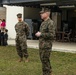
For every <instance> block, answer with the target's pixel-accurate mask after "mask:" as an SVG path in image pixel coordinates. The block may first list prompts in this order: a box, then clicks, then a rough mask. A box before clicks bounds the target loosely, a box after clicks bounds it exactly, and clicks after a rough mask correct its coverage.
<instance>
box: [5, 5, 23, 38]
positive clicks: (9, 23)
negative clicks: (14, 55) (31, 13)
mask: <svg viewBox="0 0 76 75" xmlns="http://www.w3.org/2000/svg"><path fill="white" fill-rule="evenodd" d="M4 7H6V28H7V29H8V35H9V38H11V39H15V37H16V32H15V28H14V26H15V24H16V23H17V22H18V21H17V16H16V15H17V14H18V13H22V14H23V12H24V11H23V10H24V9H23V7H18V6H7V5H4Z"/></svg>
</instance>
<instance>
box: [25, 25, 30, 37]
mask: <svg viewBox="0 0 76 75" xmlns="http://www.w3.org/2000/svg"><path fill="white" fill-rule="evenodd" d="M25 30H26V35H27V36H29V32H30V28H29V26H28V24H26V29H25Z"/></svg>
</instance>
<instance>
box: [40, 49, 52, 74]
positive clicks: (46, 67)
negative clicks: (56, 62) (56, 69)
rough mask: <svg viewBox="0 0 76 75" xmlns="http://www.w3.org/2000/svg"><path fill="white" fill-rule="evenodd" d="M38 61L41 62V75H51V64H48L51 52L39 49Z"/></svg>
mask: <svg viewBox="0 0 76 75" xmlns="http://www.w3.org/2000/svg"><path fill="white" fill-rule="evenodd" d="M39 53H40V59H41V62H42V70H43V75H51V71H52V68H51V64H50V53H51V50H48V49H44V50H42V49H40V51H39Z"/></svg>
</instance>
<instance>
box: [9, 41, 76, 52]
mask: <svg viewBox="0 0 76 75" xmlns="http://www.w3.org/2000/svg"><path fill="white" fill-rule="evenodd" d="M8 44H9V45H15V40H8ZM38 44H39V42H38V41H37V40H28V41H27V45H28V47H29V48H37V49H38V48H39V46H38ZM53 51H61V52H72V53H76V43H66V42H65V43H64V42H54V43H53Z"/></svg>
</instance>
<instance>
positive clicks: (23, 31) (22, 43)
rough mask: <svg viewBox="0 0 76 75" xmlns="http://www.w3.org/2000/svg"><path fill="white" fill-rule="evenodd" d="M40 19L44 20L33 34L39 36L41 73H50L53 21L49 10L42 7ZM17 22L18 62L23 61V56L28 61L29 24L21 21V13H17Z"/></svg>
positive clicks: (48, 74) (46, 74)
mask: <svg viewBox="0 0 76 75" xmlns="http://www.w3.org/2000/svg"><path fill="white" fill-rule="evenodd" d="M40 16H41V19H43V20H44V21H43V22H42V24H41V26H40V31H38V32H37V33H36V34H35V35H36V37H38V38H39V55H40V60H41V62H42V71H43V75H52V67H51V64H50V54H51V51H52V42H53V40H54V35H55V26H54V22H53V21H52V20H51V19H50V10H49V9H48V8H43V9H42V11H40ZM17 18H18V23H17V24H16V25H15V30H16V49H17V53H18V55H19V57H20V59H19V62H21V61H23V57H25V58H26V62H28V51H27V37H28V35H29V26H28V24H27V23H25V22H23V20H22V14H20V13H19V14H17Z"/></svg>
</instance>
